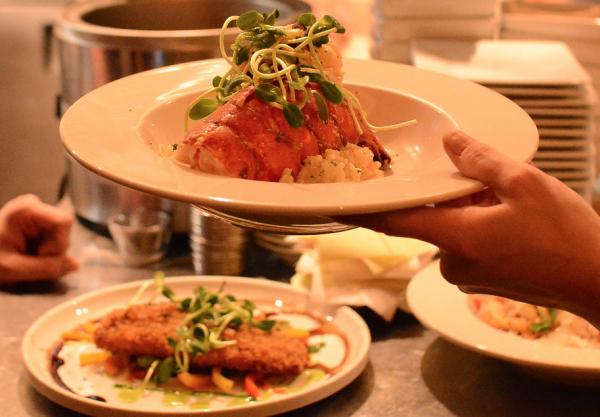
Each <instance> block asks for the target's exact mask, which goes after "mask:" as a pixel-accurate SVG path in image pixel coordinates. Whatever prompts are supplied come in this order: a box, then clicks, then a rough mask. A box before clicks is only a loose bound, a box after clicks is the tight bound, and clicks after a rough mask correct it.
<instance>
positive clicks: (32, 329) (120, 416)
mask: <svg viewBox="0 0 600 417" xmlns="http://www.w3.org/2000/svg"><path fill="white" fill-rule="evenodd" d="M167 279H168V282H169V283H173V284H177V283H179V284H188V285H189V284H191V283H192V282H198V285H201V282H213V283H216V282H222V281H223V280H224V279H225V280H227V281H228V282H229V283H230V284H234V283H240V284H246V285H247V284H250V283H252V284H258V285H260V286H264V287H265V288H269V287H270V288H272V289H276V288H285V289H286V290H287V291H292V292H295V293H297V294H298V296H305V295H306V291H305V290H302V289H299V288H296V287H293V286H291V285H290V284H286V283H283V282H279V281H273V280H269V279H266V278H262V277H256V278H255V277H243V276H227V275H181V276H173V277H167ZM151 281H153V280H152V279H144V280H136V281H131V282H126V283H122V284H117V285H111V286H109V287H106V288H100V289H97V290H94V291H90V292H87V293H84V294H80V295H78V296H76V297H73V298H70V299H68V300H65V301H64V302H61V303H59V304H58V305H56V306H54V307H52V308H51V309H50V310H48V311H46V312H45V313H44V314H42V315H41V316H39V317H38V318H37V319H36V320H35V321H34V322H33V323H31V324H30V326H29V327H28V328H27V331H26V332H25V334H24V335H23V338H22V341H21V346H20V354H21V359H22V360H23V365H24V367H25V370H26V375H27V379H28V381H29V383H30V384H31V385H32V386H33V387H34V388H35V389H36V391H38V393H40V394H42V395H43V396H45V397H46V398H47V399H49V400H50V401H52V402H55V403H57V404H59V405H61V406H63V407H66V408H69V409H71V410H75V411H77V412H81V413H84V414H87V415H93V416H97V417H104V416H105V415H106V414H105V413H107V412H108V413H110V415H111V416H115V417H128V416H139V417H158V416H177V417H179V416H188V415H189V416H206V417H212V416H215V417H227V416H231V415H234V414H235V413H236V412H240V411H242V412H243V413H244V415H245V416H248V417H261V416H265V417H266V416H269V415H272V414H279V413H283V412H286V411H292V410H296V409H300V408H303V407H306V406H308V405H310V404H313V403H316V402H318V401H320V400H322V399H324V398H327V397H329V396H330V395H332V394H334V393H336V392H338V391H340V390H342V389H344V388H345V387H346V386H347V385H349V384H350V383H352V382H353V381H354V380H355V379H356V378H357V377H358V376H359V375H360V374H361V373H362V372H363V371H364V370H365V368H366V366H367V364H368V363H369V352H370V347H371V343H372V340H371V335H370V331H369V328H368V326H367V324H366V323H365V321H364V320H363V319H362V317H360V315H359V314H358V313H356V312H355V311H354V310H352V309H351V308H350V307H347V306H342V307H340V309H342V310H343V312H344V314H348V315H349V317H350V318H351V319H352V320H353V321H354V322H355V324H356V325H357V326H358V328H359V332H360V334H361V336H360V338H361V339H362V340H363V342H361V344H359V347H360V345H362V349H360V350H359V351H358V352H357V355H356V359H355V360H354V361H353V363H350V364H348V366H349V368H348V369H346V370H345V371H342V372H340V373H336V374H334V375H332V377H331V378H330V379H329V380H328V382H327V383H326V384H324V385H322V386H315V387H312V388H309V389H307V390H304V391H302V392H300V393H297V394H295V395H292V396H289V397H282V398H279V399H277V400H274V401H265V402H255V403H251V404H249V405H241V406H233V407H227V408H226V409H223V410H192V409H188V408H183V407H182V408H174V409H169V410H162V409H161V410H139V409H137V410H136V409H130V408H122V407H121V408H119V407H114V406H109V405H108V404H106V403H103V402H99V401H95V400H91V399H89V398H85V397H82V396H79V395H77V394H75V393H73V392H70V391H67V390H66V389H64V388H62V387H59V386H58V385H56V386H54V385H53V386H49V385H48V384H46V383H45V382H44V381H43V380H42V378H40V373H39V372H38V370H37V368H36V366H35V363H33V357H32V356H30V355H28V353H27V352H28V350H29V349H32V348H35V346H33V341H32V340H33V338H34V336H35V334H36V330H37V329H38V328H39V327H40V326H42V325H43V324H44V323H45V322H46V321H48V320H49V319H50V318H51V317H52V316H53V315H55V314H56V313H57V312H59V311H61V310H63V309H65V308H67V307H68V306H69V305H80V304H82V303H84V302H85V301H86V300H88V299H94V298H97V297H102V296H105V295H107V294H110V293H112V292H118V291H122V290H131V291H132V295H133V294H135V291H136V290H137V289H138V288H139V287H140V286H141V285H143V284H144V283H146V282H151ZM109 304H110V303H108V304H107V306H106V307H107V308H108V307H109ZM117 307H118V306H117V305H115V308H117ZM48 348H50V347H48ZM53 383H54V381H53ZM311 395H312V398H311V399H308V398H304V399H303V400H301V401H299V403H298V405H290V404H287V403H289V402H290V399H294V398H296V399H297V398H300V399H302V397H309V396H311ZM91 411H93V412H91Z"/></svg>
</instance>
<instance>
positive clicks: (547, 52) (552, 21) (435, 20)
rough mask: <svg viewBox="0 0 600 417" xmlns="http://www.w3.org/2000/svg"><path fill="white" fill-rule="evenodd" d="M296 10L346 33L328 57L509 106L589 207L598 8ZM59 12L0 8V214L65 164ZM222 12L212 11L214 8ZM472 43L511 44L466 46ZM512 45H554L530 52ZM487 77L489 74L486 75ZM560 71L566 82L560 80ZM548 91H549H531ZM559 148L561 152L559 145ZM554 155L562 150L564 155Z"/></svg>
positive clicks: (367, 3)
mask: <svg viewBox="0 0 600 417" xmlns="http://www.w3.org/2000/svg"><path fill="white" fill-rule="evenodd" d="M164 3H165V2H163V3H162V4H164ZM271 3H272V2H271ZM308 3H309V4H310V5H311V7H312V8H313V10H314V11H315V13H316V14H317V15H320V14H324V13H327V14H331V15H334V16H336V17H338V18H339V19H340V20H341V21H343V23H344V24H345V25H346V27H347V28H348V34H350V35H347V36H345V37H339V38H340V39H339V45H340V47H341V48H342V50H343V53H344V55H345V56H347V57H357V58H369V57H372V58H376V59H383V60H391V61H396V62H401V63H406V64H412V65H417V66H421V67H424V68H429V69H434V70H439V71H443V72H447V73H450V74H453V75H457V76H462V77H464V78H470V79H473V80H475V81H478V82H481V83H483V84H486V85H488V86H489V87H491V88H495V89H496V90H497V91H499V92H501V93H503V94H505V95H508V96H510V97H511V98H513V99H515V101H517V103H519V104H520V105H522V106H523V107H524V108H526V110H527V111H528V112H529V113H530V114H531V115H532V117H533V118H534V119H535V120H536V123H538V127H539V128H540V133H541V137H542V149H540V153H539V154H538V155H537V156H536V161H535V163H536V164H537V165H538V166H539V167H540V168H542V169H544V170H546V171H547V172H549V173H551V174H552V175H556V176H558V177H559V178H560V179H561V180H563V181H565V182H566V183H568V184H569V185H570V186H572V187H573V188H574V189H576V190H577V191H578V192H580V193H581V194H582V195H584V197H585V198H587V199H588V200H590V201H591V200H592V195H593V186H594V184H595V183H597V181H596V174H595V173H596V172H598V170H597V169H596V166H597V165H598V162H597V158H596V157H595V154H594V152H593V148H594V146H593V144H594V143H598V141H599V138H600V134H598V133H597V131H596V130H594V127H593V122H594V121H596V122H598V121H600V118H599V116H598V110H597V105H596V103H597V94H598V90H599V89H600V54H599V53H598V51H600V2H598V1H567V0H562V1H561V0H553V1H551V0H537V1H533V0H532V1H505V2H500V1H497V0H478V1H467V0H462V1H461V0H456V1H454V0H435V1H434V0H351V1H341V0H332V1H324V0H323V1H319V0H313V1H308ZM65 4H67V3H66V2H63V1H50V0H44V1H22V0H20V1H11V0H0V36H1V39H2V42H1V43H0V91H2V99H1V100H0V173H1V174H0V175H1V179H2V187H1V188H0V204H3V203H4V202H6V201H7V200H8V199H10V198H11V197H13V196H15V195H17V194H20V193H23V192H32V193H35V194H37V195H39V196H40V197H41V198H42V199H43V200H45V201H47V202H51V203H55V202H57V200H58V199H59V197H60V195H61V191H62V189H61V187H62V185H64V179H65V173H66V170H67V167H68V165H69V164H67V162H66V159H65V155H64V152H63V150H62V145H61V144H60V139H59V134H58V123H59V122H58V116H57V115H58V114H59V111H60V109H59V104H60V103H59V102H58V100H57V98H58V97H59V94H60V92H61V84H60V72H61V69H60V65H59V59H58V53H57V41H56V39H53V37H52V31H51V25H52V22H53V21H54V19H55V18H56V17H57V16H58V15H59V14H60V13H61V10H62V9H63V7H64V5H65ZM173 4H177V1H174V2H173ZM223 4H225V2H214V5H215V6H214V7H218V6H217V5H223ZM481 39H490V40H491V39H506V40H519V43H517V44H515V43H504V44H503V45H498V44H496V43H486V42H485V41H484V42H478V41H479V40H481ZM522 40H544V41H562V42H564V44H563V45H549V44H544V45H540V44H533V45H532V44H531V43H523V42H521V41H522ZM457 41H458V42H457ZM440 42H441V43H440ZM564 46H566V47H568V48H569V51H570V52H569V51H567V50H566V49H564ZM528 48H529V49H528ZM561 48H563V49H561ZM524 51H528V52H524ZM571 53H572V55H570V54H571ZM525 55H527V56H525ZM490 57H493V59H491V58H490ZM573 57H575V59H573ZM536 59H537V60H538V61H535V60H536ZM490 69H495V72H494V71H492V73H490V72H489V70H490ZM561 69H564V71H566V73H565V72H563V73H562V75H563V77H562V78H561V74H560V73H559V72H560V70H561ZM582 70H583V71H582ZM486 71H487V72H486ZM507 73H509V74H508V75H509V76H510V77H509V79H507V78H506V76H507ZM565 77H566V78H568V79H565ZM569 77H571V78H569ZM544 80H545V81H544ZM540 83H542V85H540ZM561 83H562V84H561ZM507 86H509V87H510V88H508V89H507ZM548 86H551V87H552V88H550V89H548V88H545V89H544V88H542V89H540V87H548ZM556 88H562V90H560V91H563V93H564V94H563V93H561V94H560V95H556V94H558V93H556V94H554V95H553V94H552V92H553V91H554V92H556V91H557V90H556ZM63 91H64V89H63ZM565 138H566V139H569V140H572V141H571V142H565V141H564V139H565ZM565 143H568V144H572V145H568V146H571V147H565V145H564V144H565ZM561 144H562V145H561ZM559 145H560V146H559ZM561 146H562V147H561ZM596 188H600V186H599V185H596ZM598 194H600V191H598V190H597V191H596V197H595V198H594V200H598V199H600V197H597V195H598Z"/></svg>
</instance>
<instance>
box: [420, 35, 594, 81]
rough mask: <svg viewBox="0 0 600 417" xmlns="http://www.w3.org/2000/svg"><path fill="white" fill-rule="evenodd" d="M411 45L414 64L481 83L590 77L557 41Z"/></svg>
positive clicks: (485, 41) (585, 79)
mask: <svg viewBox="0 0 600 417" xmlns="http://www.w3.org/2000/svg"><path fill="white" fill-rule="evenodd" d="M413 45H414V49H413V62H414V64H415V65H416V66H417V67H419V68H425V69H429V70H433V71H438V72H442V73H444V74H448V75H453V76H455V77H459V78H464V79H468V80H472V81H477V82H479V83H482V84H504V85H506V86H510V85H511V84H513V85H520V86H523V85H527V86H535V85H548V86H557V85H564V86H578V85H581V84H583V83H585V82H588V81H589V77H588V75H587V73H586V72H585V71H584V69H583V68H582V67H581V65H580V64H579V63H578V62H577V60H576V59H575V57H574V56H573V54H572V53H571V52H570V51H569V49H568V48H567V47H566V46H565V45H564V44H562V43H560V42H548V41H509V40H485V39H483V40H479V41H446V40H444V41H441V40H418V41H415V42H414V44H413Z"/></svg>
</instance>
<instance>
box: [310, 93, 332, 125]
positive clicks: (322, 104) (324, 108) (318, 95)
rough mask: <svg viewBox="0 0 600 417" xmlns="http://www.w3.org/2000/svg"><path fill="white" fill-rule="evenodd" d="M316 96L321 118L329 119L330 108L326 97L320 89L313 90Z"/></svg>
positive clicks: (323, 119)
mask: <svg viewBox="0 0 600 417" xmlns="http://www.w3.org/2000/svg"><path fill="white" fill-rule="evenodd" d="M313 94H314V96H315V104H316V105H317V113H318V114H319V119H321V120H322V121H324V122H326V121H327V120H329V110H328V109H327V104H326V103H325V99H324V98H323V96H322V95H321V93H319V92H318V91H313Z"/></svg>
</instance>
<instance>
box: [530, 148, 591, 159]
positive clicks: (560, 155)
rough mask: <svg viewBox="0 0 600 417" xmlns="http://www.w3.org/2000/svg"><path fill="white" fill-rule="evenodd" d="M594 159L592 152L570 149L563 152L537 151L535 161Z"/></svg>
mask: <svg viewBox="0 0 600 417" xmlns="http://www.w3.org/2000/svg"><path fill="white" fill-rule="evenodd" d="M591 157H592V152H591V151H590V150H582V149H570V150H563V151H557V150H552V151H537V153H536V154H535V157H534V158H533V160H534V161H535V160H541V159H544V160H551V159H552V160H553V159H561V160H564V159H589V158H591Z"/></svg>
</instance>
